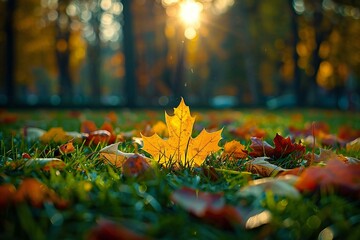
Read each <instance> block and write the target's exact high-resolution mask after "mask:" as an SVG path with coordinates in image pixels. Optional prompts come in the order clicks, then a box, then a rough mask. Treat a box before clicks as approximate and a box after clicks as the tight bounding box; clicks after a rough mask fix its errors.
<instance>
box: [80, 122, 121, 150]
mask: <svg viewBox="0 0 360 240" xmlns="http://www.w3.org/2000/svg"><path fill="white" fill-rule="evenodd" d="M80 131H81V132H83V133H87V134H88V136H86V143H87V144H89V143H93V144H95V145H97V144H99V143H104V142H105V143H114V142H115V140H116V135H115V133H114V130H113V127H112V125H111V124H110V123H108V122H105V123H104V124H103V125H102V126H101V127H100V128H99V129H98V128H97V127H96V125H95V123H94V122H93V121H89V120H85V121H83V122H82V123H81V127H80Z"/></svg>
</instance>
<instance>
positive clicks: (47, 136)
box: [40, 127, 72, 143]
mask: <svg viewBox="0 0 360 240" xmlns="http://www.w3.org/2000/svg"><path fill="white" fill-rule="evenodd" d="M71 139H72V137H71V136H69V135H68V134H67V133H66V132H65V131H64V129H62V128H61V127H55V128H50V129H49V131H47V132H45V133H44V134H43V135H42V136H41V137H40V140H41V141H42V142H44V143H49V142H56V143H63V142H68V141H70V140H71Z"/></svg>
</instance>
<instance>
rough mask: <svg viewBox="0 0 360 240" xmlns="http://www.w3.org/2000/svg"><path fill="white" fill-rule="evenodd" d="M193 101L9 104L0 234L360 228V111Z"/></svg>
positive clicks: (313, 233)
mask: <svg viewBox="0 0 360 240" xmlns="http://www.w3.org/2000/svg"><path fill="white" fill-rule="evenodd" d="M177 109H178V112H176V110H175V117H176V116H177V115H176V114H180V115H181V116H185V113H184V112H186V108H184V109H185V110H183V109H181V110H183V111H184V112H183V111H181V113H179V111H180V110H179V109H180V105H179V106H178V107H177ZM190 111H191V116H194V117H195V119H193V121H194V125H193V128H192V130H191V127H192V124H191V123H185V120H184V118H183V117H180V118H179V119H180V120H179V121H180V122H177V123H179V124H180V127H179V126H178V125H179V124H178V125H176V124H173V125H174V126H175V127H174V126H173V127H171V126H172V125H171V124H168V125H166V124H167V121H166V120H165V119H167V118H168V119H169V122H171V121H172V120H173V119H174V118H175V117H174V116H173V117H171V116H172V114H173V111H172V110H167V112H168V114H169V116H170V117H165V116H164V111H148V110H137V111H131V110H114V111H110V110H109V111H105V110H104V111H91V110H83V111H64V110H61V111H55V110H36V111H6V110H2V111H1V112H0V113H1V114H0V115H1V117H0V139H1V140H0V141H1V147H0V172H1V174H0V194H1V200H0V216H1V217H0V239H84V238H85V239H263V238H268V239H315V238H319V239H359V238H360V202H359V197H360V177H359V176H360V164H359V160H358V159H360V141H359V137H360V114H359V113H356V112H340V111H335V110H318V109H301V110H300V109H297V110H277V111H266V110H260V109H259V110H254V109H252V110H248V109H247V110H202V109H190ZM191 119H192V118H191V117H189V118H188V120H189V121H192V120H191ZM174 121H175V120H174ZM176 121H178V120H176ZM170 125H171V126H170ZM181 126H182V127H184V128H185V127H186V128H185V130H184V129H180V128H181ZM54 127H56V129H55V130H54ZM178 127H179V129H180V130H179V129H178ZM171 129H173V130H171ZM186 129H187V130H189V131H190V133H191V136H192V138H189V137H186V139H185V140H186V141H187V145H186V147H185V150H183V148H181V147H178V148H175V149H171V148H170V147H168V148H166V151H165V150H164V151H163V152H162V151H160V153H161V154H159V153H156V152H154V150H151V149H150V146H149V145H147V144H154V145H155V143H156V144H159V145H158V146H160V145H161V144H163V145H166V144H169V145H171V141H172V140H170V139H171V137H169V138H168V136H169V133H168V132H170V134H171V131H175V132H176V131H179V133H181V134H182V133H183V131H186ZM202 129H206V130H207V131H208V132H206V134H209V135H204V137H203V138H201V137H199V138H197V136H199V134H200V132H201V131H202ZM216 132H218V133H219V134H221V140H220V139H219V141H215V140H216V137H215V135H214V134H215V133H216ZM153 134H157V135H158V136H159V138H151V136H152V135H153ZM200 135H201V134H200ZM219 136H220V135H219ZM287 137H289V138H287ZM159 139H161V140H159ZM196 139H197V140H196ZM209 139H213V140H214V141H212V142H211V144H212V145H214V146H213V148H211V149H210V148H209V153H208V154H206V156H205V157H204V158H203V159H200V158H199V159H200V160H199V161H198V160H196V161H195V162H191V161H186V156H187V155H190V154H192V152H194V151H195V152H196V154H198V155H200V150H198V149H199V148H201V149H204V148H206V147H205V145H206V144H204V141H205V142H207V141H209V142H210V140H209ZM180 140H181V139H180ZM234 141H235V142H234ZM113 143H115V145H111V144H113ZM192 144H193V145H192ZM108 146H113V148H112V149H111V151H109V150H106V147H108ZM114 146H115V147H114ZM166 146H167V145H166ZM179 146H180V145H179ZM199 146H200V147H199ZM202 146H204V147H202ZM206 146H208V145H206ZM104 149H105V150H104ZM212 149H216V150H214V151H213V150H212ZM180 150H181V151H180ZM169 151H174V152H173V154H170V153H169ZM177 152H178V153H179V154H180V155H181V156H180V155H177ZM196 154H195V155H196ZM183 156H185V160H183V159H182V157H183ZM194 159H195V157H194Z"/></svg>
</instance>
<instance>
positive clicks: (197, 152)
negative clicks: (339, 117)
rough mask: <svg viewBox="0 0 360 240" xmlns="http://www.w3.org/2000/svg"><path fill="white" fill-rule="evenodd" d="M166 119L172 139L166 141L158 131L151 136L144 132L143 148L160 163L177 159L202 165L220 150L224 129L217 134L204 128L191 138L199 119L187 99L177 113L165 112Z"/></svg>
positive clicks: (177, 161) (181, 161)
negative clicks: (192, 112) (191, 113)
mask: <svg viewBox="0 0 360 240" xmlns="http://www.w3.org/2000/svg"><path fill="white" fill-rule="evenodd" d="M165 119H166V125H167V128H168V132H169V138H168V139H165V140H164V139H162V138H160V137H159V135H157V134H154V135H152V136H151V137H146V136H144V135H141V136H142V139H143V142H144V146H143V150H144V151H146V152H148V153H149V154H150V155H152V156H153V158H154V159H156V160H158V161H159V162H160V163H171V162H174V163H178V164H179V163H180V164H183V165H187V164H189V165H190V166H193V165H198V166H200V165H201V164H202V163H203V162H204V161H205V158H206V157H207V156H208V155H209V154H210V153H212V152H216V151H218V150H219V149H220V148H219V146H218V142H219V141H220V139H221V132H222V130H219V131H216V132H213V133H208V132H207V131H205V130H202V131H201V133H200V134H199V135H198V136H197V137H196V138H192V137H191V133H192V129H193V125H194V122H195V118H194V117H191V115H190V109H189V107H188V106H186V105H185V102H184V99H181V102H180V104H179V106H178V107H177V108H174V115H173V116H170V115H168V114H167V113H165Z"/></svg>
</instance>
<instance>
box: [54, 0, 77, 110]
mask: <svg viewBox="0 0 360 240" xmlns="http://www.w3.org/2000/svg"><path fill="white" fill-rule="evenodd" d="M69 2H70V0H64V1H60V2H59V3H58V4H57V8H56V12H57V13H56V14H57V15H58V16H57V17H56V23H55V26H56V28H55V29H56V40H55V41H56V48H55V51H56V59H57V66H58V71H59V73H58V79H59V88H60V97H61V100H62V102H63V103H65V104H71V102H72V98H73V95H74V92H73V80H72V77H71V74H70V55H71V49H70V36H71V28H70V24H71V20H70V17H69V16H68V15H67V13H66V8H67V7H68V5H69Z"/></svg>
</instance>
